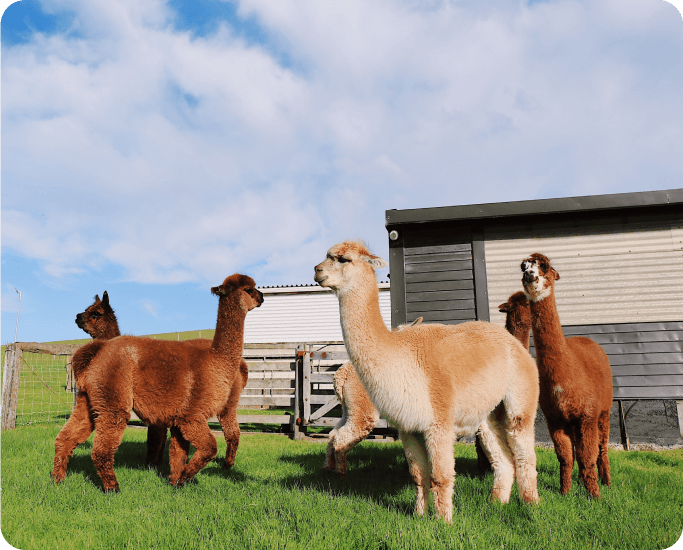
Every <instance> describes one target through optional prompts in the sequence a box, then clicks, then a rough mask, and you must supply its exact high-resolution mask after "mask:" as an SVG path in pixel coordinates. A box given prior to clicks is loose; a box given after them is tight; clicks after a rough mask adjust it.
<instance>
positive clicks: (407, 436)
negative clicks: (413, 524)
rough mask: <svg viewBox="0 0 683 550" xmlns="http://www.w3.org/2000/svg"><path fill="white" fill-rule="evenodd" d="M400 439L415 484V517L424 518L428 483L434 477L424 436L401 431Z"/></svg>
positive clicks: (427, 497)
mask: <svg viewBox="0 0 683 550" xmlns="http://www.w3.org/2000/svg"><path fill="white" fill-rule="evenodd" d="M399 438H400V439H401V441H403V451H404V452H405V455H406V460H407V461H408V469H409V470H410V475H412V476H413V482H414V483H415V515H416V516H422V515H423V514H424V513H425V510H426V508H427V505H428V499H429V485H428V483H429V482H430V480H431V477H432V472H431V468H430V467H429V460H428V459H427V449H426V448H425V444H424V439H423V437H422V434H414V433H408V432H403V431H399Z"/></svg>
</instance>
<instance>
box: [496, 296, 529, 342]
mask: <svg viewBox="0 0 683 550" xmlns="http://www.w3.org/2000/svg"><path fill="white" fill-rule="evenodd" d="M498 311H500V312H501V313H505V328H506V329H507V330H508V332H509V333H510V334H513V335H514V334H515V332H514V331H515V330H516V329H524V328H527V329H528V328H529V327H531V310H530V309H529V300H527V297H526V296H525V294H524V292H522V291H521V290H520V291H519V292H515V293H514V294H512V295H511V296H510V297H509V298H508V301H507V302H505V303H503V304H500V305H499V306H498Z"/></svg>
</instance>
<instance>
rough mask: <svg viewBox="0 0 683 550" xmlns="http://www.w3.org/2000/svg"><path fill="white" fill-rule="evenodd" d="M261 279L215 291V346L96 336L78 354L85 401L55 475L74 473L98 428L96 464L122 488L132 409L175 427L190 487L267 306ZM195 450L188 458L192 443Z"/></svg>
mask: <svg viewBox="0 0 683 550" xmlns="http://www.w3.org/2000/svg"><path fill="white" fill-rule="evenodd" d="M255 287H256V285H255V283H254V280H253V279H252V278H251V277H247V276H246V275H239V274H235V275H232V276H230V277H228V278H226V279H225V281H224V282H223V284H222V285H220V286H217V287H214V288H212V289H211V292H212V293H213V294H215V295H217V296H218V297H219V303H218V320H217V323H216V332H215V334H214V337H213V341H212V343H211V346H210V347H209V348H205V347H198V346H197V345H196V344H195V343H192V342H177V341H172V340H154V339H151V338H142V337H135V336H121V337H118V338H114V339H113V340H107V341H102V340H95V341H93V342H91V343H90V344H87V345H85V346H83V347H82V348H80V349H79V351H78V352H77V353H76V354H75V355H74V373H75V375H76V382H77V384H78V388H79V399H82V400H83V401H84V402H85V406H83V407H81V408H80V409H79V408H78V405H77V407H76V409H75V410H74V414H73V415H72V416H71V418H69V420H68V422H67V423H66V424H65V425H64V427H63V428H62V430H61V431H60V433H59V435H58V436H57V440H56V441H55V459H54V469H53V471H52V478H53V479H54V481H55V482H56V483H59V482H61V481H62V480H63V479H64V477H65V476H66V467H67V463H68V460H69V457H70V456H71V454H72V452H73V449H74V448H75V446H76V445H77V444H78V443H82V442H83V441H85V440H86V439H87V438H88V436H89V435H90V433H92V431H93V428H94V429H95V430H96V433H95V440H94V442H93V448H92V458H93V462H94V464H95V469H96V470H97V473H98V475H99V476H100V478H101V479H102V483H103V488H104V490H105V491H116V492H118V491H119V484H118V481H117V479H116V474H115V473H114V469H113V465H114V453H115V452H116V449H117V448H118V446H119V445H120V444H121V439H122V438H123V433H124V431H125V428H126V424H127V422H128V419H129V417H130V410H131V409H132V410H134V411H135V413H136V414H137V415H138V417H139V418H140V419H142V420H143V421H144V422H145V423H146V424H148V425H154V426H157V427H165V426H170V427H171V445H170V449H169V454H170V462H171V476H170V479H171V483H172V484H174V485H177V486H180V485H183V484H184V483H185V482H186V481H188V480H190V479H192V478H193V477H194V476H195V475H196V474H197V472H198V471H199V470H201V469H202V468H203V467H204V466H205V465H206V464H207V463H208V462H209V461H210V460H211V459H212V458H213V457H215V456H216V451H217V446H216V438H215V437H214V436H213V434H212V433H211V430H210V429H209V426H208V424H207V421H208V419H209V418H210V417H211V416H214V415H217V414H219V413H221V412H222V411H224V410H225V407H226V403H228V400H229V398H230V394H231V390H232V387H233V384H234V382H235V377H236V376H238V371H239V368H240V362H241V361H242V347H243V340H244V321H245V317H246V314H247V312H248V311H249V310H251V309H253V308H255V307H258V306H260V305H261V304H262V303H263V294H262V293H261V292H260V291H259V290H257V289H256V288H255ZM190 444H192V445H193V446H194V448H195V453H194V455H193V456H192V459H191V460H190V461H189V462H187V463H186V460H187V453H188V451H189V446H190Z"/></svg>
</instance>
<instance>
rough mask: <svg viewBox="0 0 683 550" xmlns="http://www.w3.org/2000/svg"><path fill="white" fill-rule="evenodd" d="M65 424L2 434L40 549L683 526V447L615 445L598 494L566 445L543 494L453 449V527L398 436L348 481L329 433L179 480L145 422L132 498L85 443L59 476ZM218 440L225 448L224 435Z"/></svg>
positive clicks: (17, 512)
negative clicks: (426, 497)
mask: <svg viewBox="0 0 683 550" xmlns="http://www.w3.org/2000/svg"><path fill="white" fill-rule="evenodd" d="M58 431H59V426H55V425H42V426H28V427H22V428H18V429H16V430H12V431H6V432H3V433H2V465H1V468H2V470H1V473H2V479H1V482H2V533H3V535H4V537H5V539H6V540H7V541H8V542H9V543H10V544H12V545H13V546H15V547H17V548H21V549H25V550H28V549H34V548H35V549H43V548H60V549H63V548H106V549H112V548H340V549H343V548H419V549H422V548H485V549H489V548H520V549H522V548H524V549H526V548H538V549H541V548H543V549H544V548H561V549H571V548H581V549H584V548H638V549H643V548H645V549H649V548H655V549H660V548H668V547H670V546H671V545H673V544H674V543H675V542H676V540H677V539H678V538H679V536H680V535H681V532H682V530H683V508H682V506H683V451H682V450H672V451H661V452H657V453H654V452H610V460H611V465H612V476H613V477H612V479H613V485H612V487H610V488H603V489H602V493H603V498H602V499H601V500H600V501H593V500H589V499H588V498H587V495H586V491H585V490H584V489H583V488H582V487H579V486H578V484H577V483H576V473H575V476H574V486H573V488H572V491H571V492H570V494H569V495H567V496H564V497H563V496H561V495H560V494H559V491H558V485H559V475H558V464H557V459H556V458H555V455H554V453H553V452H552V451H550V450H544V449H538V450H537V455H538V471H539V491H540V495H541V504H540V505H539V506H536V507H530V506H527V505H522V504H520V502H519V499H518V497H517V495H516V494H515V493H513V498H512V501H511V503H510V504H508V505H499V504H491V503H489V502H488V495H489V492H490V490H491V483H492V477H491V475H490V474H489V475H487V476H484V477H479V476H478V475H476V455H475V452H474V448H473V447H472V446H468V445H462V444H458V445H456V457H457V464H456V468H457V471H458V476H457V479H456V486H455V494H456V496H455V504H454V506H455V509H454V521H453V524H452V525H445V524H444V523H442V522H440V521H437V520H435V519H434V517H433V510H432V511H430V514H429V515H428V516H427V517H425V518H415V517H413V516H412V506H413V494H414V493H413V488H412V483H411V480H410V478H409V475H408V473H407V470H406V464H405V459H404V457H403V451H402V446H401V444H400V443H393V444H392V443H389V444H378V443H371V442H364V443H362V444H361V445H359V446H358V447H357V448H356V449H354V451H352V453H351V455H350V461H349V467H350V470H349V473H348V475H347V476H346V479H344V480H340V479H338V478H337V477H336V476H334V475H331V474H329V473H327V472H325V471H323V470H321V465H322V462H323V458H324V452H325V443H316V442H309V441H291V440H289V439H288V438H285V437H278V436H273V435H245V436H243V437H242V441H241V443H240V449H239V452H238V454H237V463H236V465H235V467H234V468H233V469H232V470H231V471H230V472H225V471H223V470H222V469H221V468H220V465H219V464H218V463H217V462H212V463H210V464H209V465H208V466H207V467H206V468H204V469H203V470H202V471H201V472H200V473H199V474H198V476H197V478H196V480H197V481H196V483H193V484H190V485H188V486H186V487H184V488H182V489H179V490H178V489H174V488H173V487H171V486H169V484H168V482H167V475H168V467H167V466H166V468H165V470H164V471H163V472H162V475H161V476H159V475H157V474H156V473H154V472H151V471H147V470H145V469H144V467H143V462H144V455H145V437H146V433H145V430H140V429H132V428H129V429H128V430H126V434H125V436H124V440H123V443H122V445H121V447H120V448H119V451H118V452H117V455H116V464H115V469H116V473H117V476H118V478H119V483H120V485H121V490H122V492H121V494H116V495H113V494H111V495H110V494H104V493H102V492H101V491H100V487H101V483H100V480H99V478H98V476H97V475H96V473H95V470H94V467H93V464H92V460H91V458H90V451H91V442H92V439H90V440H89V441H88V442H86V443H85V444H83V445H81V446H79V447H78V448H77V449H76V451H75V452H74V457H73V458H72V460H71V462H70V464H69V470H68V472H69V474H68V476H67V478H66V480H65V481H64V482H63V483H62V484H61V485H59V486H55V485H53V484H52V483H51V482H50V477H49V474H50V471H51V469H52V459H53V456H54V446H53V443H54V438H55V437H56V435H57V433H58ZM218 441H219V456H220V457H222V455H223V453H224V452H225V443H224V442H223V441H222V438H221V437H218Z"/></svg>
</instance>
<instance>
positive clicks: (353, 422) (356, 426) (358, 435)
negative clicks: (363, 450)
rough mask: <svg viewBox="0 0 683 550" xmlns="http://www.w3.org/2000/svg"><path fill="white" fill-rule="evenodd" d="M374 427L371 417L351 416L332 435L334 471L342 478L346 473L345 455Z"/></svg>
mask: <svg viewBox="0 0 683 550" xmlns="http://www.w3.org/2000/svg"><path fill="white" fill-rule="evenodd" d="M374 427H375V423H374V422H373V421H372V419H369V418H366V417H364V416H363V417H360V418H358V417H355V418H354V417H353V416H351V417H350V418H349V420H348V422H346V424H344V425H343V426H342V427H341V428H340V429H339V431H338V432H337V434H336V435H335V437H334V441H333V444H332V446H333V447H334V461H335V464H336V466H335V472H337V473H338V474H339V475H340V476H341V477H342V479H343V478H344V476H345V475H346V457H347V455H348V454H349V452H350V451H351V449H353V448H354V447H355V446H356V445H358V443H360V442H361V441H363V440H364V439H365V438H366V437H367V436H368V435H369V434H370V432H371V431H372V429H373V428H374Z"/></svg>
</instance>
